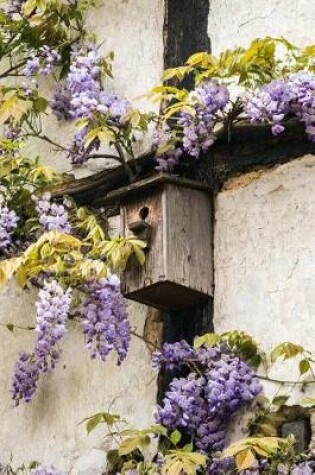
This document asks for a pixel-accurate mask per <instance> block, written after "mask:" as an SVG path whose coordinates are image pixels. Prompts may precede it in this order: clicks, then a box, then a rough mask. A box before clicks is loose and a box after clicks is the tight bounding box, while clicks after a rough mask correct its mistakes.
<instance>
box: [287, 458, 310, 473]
mask: <svg viewBox="0 0 315 475" xmlns="http://www.w3.org/2000/svg"><path fill="white" fill-rule="evenodd" d="M314 473H315V461H314V460H310V461H306V462H300V463H298V464H296V465H294V467H293V469H292V470H291V472H290V475H314Z"/></svg>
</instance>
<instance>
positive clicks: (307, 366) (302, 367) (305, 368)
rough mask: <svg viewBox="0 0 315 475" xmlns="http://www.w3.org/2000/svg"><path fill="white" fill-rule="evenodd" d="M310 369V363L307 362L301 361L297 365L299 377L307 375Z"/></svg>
mask: <svg viewBox="0 0 315 475" xmlns="http://www.w3.org/2000/svg"><path fill="white" fill-rule="evenodd" d="M310 369H311V365H310V362H309V361H308V360H301V361H300V363H299V370H300V374H301V376H302V375H303V374H305V373H307V372H308V371H309V370H310Z"/></svg>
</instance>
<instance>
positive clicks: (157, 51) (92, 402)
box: [0, 0, 164, 475]
mask: <svg viewBox="0 0 315 475" xmlns="http://www.w3.org/2000/svg"><path fill="white" fill-rule="evenodd" d="M101 3H102V6H101V7H100V8H99V9H98V10H96V11H94V12H93V13H91V16H90V18H89V24H90V27H91V29H92V31H93V32H94V33H96V34H97V35H98V38H99V39H100V40H101V41H103V43H102V50H103V51H104V52H108V51H110V50H113V51H114V53H115V60H114V76H115V79H114V81H108V89H109V90H111V91H113V92H116V93H118V94H121V95H123V96H126V97H128V98H129V99H135V100H136V102H138V103H139V102H140V103H141V104H142V105H143V106H144V107H146V108H147V107H151V105H149V103H148V101H147V100H146V99H143V98H142V99H139V96H140V95H142V94H144V93H146V92H147V91H148V89H150V88H151V87H153V86H154V85H155V84H157V83H158V81H159V78H160V75H161V72H162V68H163V18H164V11H163V9H164V2H163V0H145V1H144V2H143V0H115V2H113V1H111V0H103V1H102V2H101ZM144 4H145V5H146V6H147V7H150V8H144ZM149 4H150V5H149ZM43 87H46V88H48V87H49V85H47V84H46V85H43ZM137 98H138V99H137ZM45 126H46V128H47V129H48V131H49V134H50V135H51V136H52V137H53V138H55V139H56V140H58V141H60V142H61V143H62V144H65V143H68V141H69V138H70V137H71V135H69V132H70V128H69V127H67V126H66V125H65V124H64V123H57V122H56V121H55V120H54V119H53V118H51V117H48V118H47V121H46V124H45ZM141 146H142V148H145V144H141ZM29 149H30V150H29V151H30V153H31V154H33V155H40V156H41V157H42V158H43V159H44V161H45V162H46V163H48V164H50V165H53V166H55V167H56V168H58V169H59V170H61V171H72V172H74V173H75V174H76V175H77V176H78V177H80V176H83V175H86V174H90V173H91V172H93V171H95V170H98V169H100V168H103V167H104V165H105V164H104V163H102V162H91V163H89V164H88V165H87V167H83V168H81V169H71V167H70V165H69V163H68V161H67V159H66V158H65V157H64V156H60V154H57V153H55V151H54V150H53V147H50V146H47V144H46V143H41V142H39V141H35V140H34V141H33V143H32V144H31V146H30V147H29ZM112 224H113V223H112ZM115 227H116V228H117V223H116V224H115ZM116 234H117V230H116ZM35 298H36V296H35V294H34V293H32V292H25V291H22V290H20V289H18V288H17V286H16V285H14V284H11V285H9V286H8V287H7V288H6V289H4V290H1V291H0V323H7V322H12V323H14V324H16V325H18V324H20V325H23V326H27V325H33V324H34V317H35V306H34V303H35ZM128 312H129V315H130V319H131V324H132V326H133V327H134V328H136V331H137V332H138V333H140V334H141V333H142V332H143V331H145V332H148V333H149V334H150V329H148V328H145V322H146V318H147V316H148V315H149V317H150V318H151V317H152V314H151V313H150V309H148V308H147V307H145V306H141V305H138V304H134V303H133V304H129V306H128ZM150 318H149V320H150ZM149 320H148V321H149ZM151 320H152V319H151ZM151 320H150V321H151ZM151 323H152V322H151ZM154 325H155V324H154V322H153V326H154ZM155 327H158V324H156V325H155ZM0 333H1V335H0V338H1V346H0V359H1V372H0V381H1V386H0V401H1V404H0V418H1V425H0V448H1V450H0V463H2V462H5V461H7V460H9V459H10V458H11V455H12V457H13V461H14V462H15V463H16V464H18V463H22V462H27V461H30V460H33V459H36V460H40V461H42V462H43V463H45V464H47V465H48V464H54V465H55V466H57V467H58V468H60V469H64V470H66V473H71V474H72V475H100V474H101V473H102V472H103V470H104V464H105V452H104V450H103V449H104V448H105V445H104V435H105V429H103V430H99V431H96V432H95V433H93V434H91V435H89V436H87V433H86V430H85V427H84V426H83V425H79V422H80V421H81V420H82V419H83V418H84V417H87V416H89V415H91V414H94V413H96V412H99V411H112V412H116V413H120V414H122V416H125V418H126V420H127V421H128V422H129V423H130V424H131V425H133V426H141V427H144V426H147V425H149V424H150V423H151V422H152V421H153V410H154V407H155V403H156V394H157V384H156V372H153V371H152V370H151V363H150V353H149V351H148V349H147V347H146V345H145V344H144V343H143V342H142V341H141V340H139V339H137V338H133V339H132V344H131V350H130V353H129V355H128V358H127V361H126V362H124V364H123V365H122V366H121V367H120V368H118V367H117V366H116V362H115V359H114V358H113V357H112V358H109V361H108V362H106V363H101V362H98V361H92V360H91V359H90V357H89V355H88V353H87V351H85V350H84V343H83V336H82V333H81V331H80V329H79V328H71V330H69V332H68V334H67V336H66V340H65V344H64V354H63V357H62V362H60V364H59V365H58V366H57V368H56V369H55V371H54V372H53V373H52V374H49V375H47V376H46V377H45V378H44V381H43V384H41V385H40V390H39V391H38V394H37V395H36V396H35V397H34V400H33V402H32V403H30V404H29V405H27V406H25V405H23V404H22V405H21V406H20V407H19V408H16V409H13V407H12V405H11V400H10V394H9V388H10V380H11V373H12V369H13V365H14V361H15V360H16V359H17V357H18V353H19V351H21V350H23V349H25V350H29V349H31V345H32V341H33V338H34V335H32V334H30V333H29V332H26V331H23V330H15V331H14V333H10V332H8V330H7V329H5V328H4V327H3V326H1V327H0ZM151 333H152V331H151ZM157 333H158V329H157Z"/></svg>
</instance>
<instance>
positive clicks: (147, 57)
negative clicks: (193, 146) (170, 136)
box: [28, 0, 164, 178]
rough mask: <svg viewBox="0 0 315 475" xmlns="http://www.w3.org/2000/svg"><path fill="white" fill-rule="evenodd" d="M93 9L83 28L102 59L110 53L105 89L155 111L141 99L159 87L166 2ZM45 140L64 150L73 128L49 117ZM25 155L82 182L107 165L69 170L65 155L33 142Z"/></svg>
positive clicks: (121, 0) (131, 1) (144, 141)
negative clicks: (110, 74)
mask: <svg viewBox="0 0 315 475" xmlns="http://www.w3.org/2000/svg"><path fill="white" fill-rule="evenodd" d="M96 3H97V4H98V5H99V6H98V8H96V9H93V10H91V13H90V15H89V17H88V21H87V27H88V28H89V30H90V31H91V32H92V33H93V34H95V35H96V39H97V43H98V44H101V47H100V51H101V52H102V53H104V55H106V54H108V53H109V52H110V51H113V52H114V62H113V75H114V79H113V80H112V79H108V80H107V82H106V87H107V88H108V91H110V92H114V93H116V94H118V95H119V96H121V97H126V98H127V99H129V100H131V101H132V103H133V104H134V105H135V106H136V107H140V108H141V110H143V111H148V110H157V109H158V104H154V103H152V101H150V100H149V99H148V98H147V97H145V95H146V94H147V93H148V92H149V90H150V89H151V88H152V87H154V86H156V85H157V84H158V83H159V82H160V78H161V74H162V71H163V49H164V48H163V21H164V0H115V2H113V1H112V0H102V1H101V2H96ZM41 87H42V88H43V90H44V91H46V94H47V93H49V91H51V83H49V82H48V83H47V81H46V80H45V81H44V82H42V83H41ZM43 124H44V130H45V131H46V133H47V135H49V136H50V137H51V138H53V139H54V140H55V141H56V142H58V143H61V144H62V145H67V144H69V143H70V142H71V133H72V131H73V124H72V125H69V124H68V123H66V122H64V121H62V122H58V121H57V120H56V119H55V118H54V117H53V116H51V117H47V118H46V119H45V120H44V121H43ZM149 137H150V135H148V137H147V138H146V137H142V136H141V135H139V141H138V143H137V148H136V149H135V150H136V152H138V153H140V152H143V151H145V150H147V149H148V148H149V147H150V145H151V143H150V139H149ZM28 151H29V152H30V153H31V154H32V155H35V156H36V155H39V156H41V157H42V159H43V160H44V162H45V163H46V164H48V165H50V166H54V167H56V168H58V169H59V170H60V171H64V172H72V173H74V174H75V175H76V176H77V177H79V178H80V177H83V176H86V175H88V174H91V173H92V172H95V171H98V170H100V169H103V168H105V167H106V166H108V161H106V160H104V159H97V160H90V161H89V162H88V163H87V164H85V165H84V166H83V167H81V166H75V167H73V166H71V164H70V162H69V160H68V159H67V158H66V157H65V156H64V154H63V153H58V152H57V151H56V149H55V148H54V146H51V145H50V144H47V143H46V142H42V141H40V140H36V139H34V141H33V142H32V144H31V146H28Z"/></svg>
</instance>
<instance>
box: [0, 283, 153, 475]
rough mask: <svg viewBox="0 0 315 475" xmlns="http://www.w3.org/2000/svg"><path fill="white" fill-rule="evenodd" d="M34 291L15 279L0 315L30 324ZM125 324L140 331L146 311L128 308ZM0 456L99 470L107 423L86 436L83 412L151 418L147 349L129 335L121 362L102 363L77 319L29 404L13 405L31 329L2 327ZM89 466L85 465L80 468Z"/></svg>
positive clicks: (141, 420)
mask: <svg viewBox="0 0 315 475" xmlns="http://www.w3.org/2000/svg"><path fill="white" fill-rule="evenodd" d="M34 299H35V295H34V292H25V291H23V290H21V289H19V288H18V287H17V286H16V285H14V284H13V283H12V284H11V285H10V286H9V287H8V288H7V289H5V290H4V291H2V292H1V294H0V308H1V312H0V321H1V323H7V322H11V323H14V324H16V325H21V326H27V325H34V320H35V306H34ZM128 311H129V315H130V320H131V324H132V326H133V327H135V328H136V329H137V332H138V333H139V334H141V333H142V332H143V327H144V323H145V318H146V312H147V309H146V308H145V307H144V306H141V305H138V304H131V305H129V306H128ZM0 338H1V346H0V360H1V372H0V401H1V404H0V419H1V425H0V447H1V453H0V461H1V463H3V462H5V461H8V460H10V458H11V455H12V456H13V461H14V464H19V463H22V462H28V461H31V460H39V461H42V462H43V463H45V464H47V465H49V464H54V465H55V466H56V467H58V468H60V469H64V470H66V471H67V472H66V473H68V470H70V473H71V474H74V475H91V474H93V475H101V473H102V471H101V470H100V469H98V463H99V460H101V461H103V468H104V461H105V452H104V451H103V450H104V449H105V448H106V447H107V448H109V446H108V445H106V444H105V443H104V436H105V434H106V428H105V426H104V427H103V428H102V430H97V431H96V432H95V433H92V434H91V435H89V436H88V435H87V433H86V429H85V425H79V423H80V421H82V419H83V418H85V417H87V416H90V415H92V414H95V413H96V412H100V411H105V412H106V411H109V412H114V413H118V414H121V415H122V416H123V417H124V418H125V419H126V420H127V421H128V422H129V423H130V425H131V426H134V427H144V426H147V425H150V424H151V423H152V421H153V411H154V407H155V404H156V390H157V386H156V372H155V371H152V370H151V367H150V352H149V351H148V349H147V347H146V345H145V344H144V343H143V342H142V341H141V340H139V339H138V338H133V339H132V343H131V348H130V352H129V354H128V357H127V360H126V361H125V362H124V363H123V364H122V365H121V366H120V367H117V366H116V359H115V358H114V356H112V357H110V358H109V359H108V361H107V362H104V363H102V362H101V361H98V360H92V359H91V358H90V356H89V354H88V351H87V350H85V348H84V339H83V335H82V332H81V329H80V327H79V325H78V324H75V323H72V324H70V326H69V331H68V333H67V335H66V337H65V340H64V342H63V345H62V348H63V355H62V358H61V361H60V362H59V364H58V365H57V367H56V368H55V370H54V371H51V372H49V373H48V374H47V375H45V376H44V378H43V379H42V382H41V383H40V384H39V389H38V392H37V393H36V395H35V396H34V399H33V401H32V402H31V403H29V404H27V405H25V404H24V403H21V404H20V406H19V407H17V408H13V406H12V401H11V397H10V392H9V390H10V385H11V376H12V371H13V366H14V362H15V361H16V359H17V357H18V353H19V351H21V350H31V348H32V344H33V339H34V332H30V331H25V330H15V331H14V333H10V332H9V331H8V330H7V329H6V328H5V327H1V328H0ZM84 466H85V467H86V469H87V468H88V469H89V470H92V471H84V470H83V467H84Z"/></svg>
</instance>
